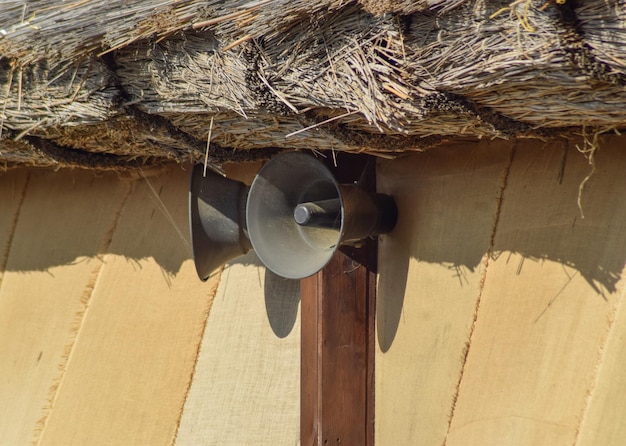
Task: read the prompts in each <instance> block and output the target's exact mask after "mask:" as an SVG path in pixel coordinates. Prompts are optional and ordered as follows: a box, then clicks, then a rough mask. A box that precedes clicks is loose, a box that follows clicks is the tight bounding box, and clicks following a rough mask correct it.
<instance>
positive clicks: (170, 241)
mask: <svg viewBox="0 0 626 446" xmlns="http://www.w3.org/2000/svg"><path fill="white" fill-rule="evenodd" d="M249 164H250V165H247V164H246V165H236V166H234V167H232V166H231V167H230V168H229V169H228V170H229V172H230V171H231V170H232V172H230V173H232V175H233V176H234V177H236V178H237V179H239V180H243V181H249V179H250V176H251V172H252V173H254V172H255V171H256V170H257V169H258V168H259V164H258V163H249ZM225 167H226V166H225ZM190 174H191V169H190V166H188V165H183V166H170V167H164V168H159V169H156V170H152V171H150V170H146V171H139V172H136V173H133V176H132V177H129V176H122V175H118V174H114V173H107V174H94V173H93V172H88V171H82V170H60V171H56V172H54V171H51V170H43V169H42V170H39V169H30V170H27V169H22V170H13V171H9V172H5V173H0V200H2V203H1V206H2V212H3V213H4V215H3V217H4V218H0V262H2V261H3V258H4V259H5V260H4V262H5V265H2V264H0V271H1V270H3V269H6V270H8V271H22V272H27V271H48V272H50V273H51V274H53V271H52V268H54V267H56V266H62V265H69V264H72V263H75V262H81V261H85V260H86V259H88V258H92V257H95V256H102V255H104V254H116V255H121V256H125V257H126V258H127V259H128V260H129V262H133V263H134V264H136V265H137V268H141V260H142V259H148V258H152V259H154V261H155V262H156V263H157V264H158V265H160V266H161V268H162V269H163V271H164V273H165V274H167V275H175V274H177V273H178V271H179V270H180V268H181V266H182V264H183V262H185V261H187V260H190V259H191V247H190V240H189V239H190V237H189V223H188V200H189V198H188V191H189V175H190ZM9 244H10V245H11V246H9Z"/></svg>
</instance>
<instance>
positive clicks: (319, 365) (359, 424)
mask: <svg viewBox="0 0 626 446" xmlns="http://www.w3.org/2000/svg"><path fill="white" fill-rule="evenodd" d="M352 165H353V164H352ZM372 170H373V169H372ZM376 257H377V242H376V241H375V240H368V241H367V242H366V243H364V245H363V246H362V247H359V248H354V247H342V248H341V249H340V250H338V251H337V252H336V253H335V255H334V257H333V259H332V260H331V261H330V263H329V264H328V265H327V266H326V267H325V268H324V269H323V270H322V271H320V272H319V273H317V274H316V275H314V276H311V277H308V278H306V279H303V280H302V281H301V299H302V301H301V302H302V356H301V358H302V369H301V370H302V371H301V376H302V377H301V418H300V423H301V428H300V429H301V444H302V445H303V446H313V445H315V446H317V445H320V446H324V445H358V446H360V445H369V446H371V445H373V444H374V311H375V295H376Z"/></svg>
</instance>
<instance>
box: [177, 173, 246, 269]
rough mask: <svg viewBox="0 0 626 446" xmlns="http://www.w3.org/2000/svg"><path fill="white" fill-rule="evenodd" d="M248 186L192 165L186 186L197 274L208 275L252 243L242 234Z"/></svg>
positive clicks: (244, 226)
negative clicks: (187, 185) (189, 182)
mask: <svg viewBox="0 0 626 446" xmlns="http://www.w3.org/2000/svg"><path fill="white" fill-rule="evenodd" d="M249 189H250V188H249V187H247V186H246V185H245V184H243V183H240V182H239V181H235V180H230V179H227V178H224V177H222V176H220V175H218V174H216V173H214V172H212V171H207V172H206V175H205V173H204V168H203V166H202V165H201V164H197V165H195V166H194V167H193V171H192V173H191V184H190V187H189V226H190V230H191V231H190V232H191V246H192V250H193V261H194V263H195V265H196V271H197V272H198V277H200V279H202V280H207V279H208V278H209V275H210V274H211V273H212V272H213V271H214V270H216V269H217V268H219V267H220V266H222V265H223V264H225V263H226V262H228V261H229V260H232V259H234V258H236V257H239V256H241V255H243V254H245V253H247V252H248V251H249V250H250V249H252V246H251V245H250V241H249V240H248V236H247V234H246V220H245V216H246V201H247V196H248V191H249Z"/></svg>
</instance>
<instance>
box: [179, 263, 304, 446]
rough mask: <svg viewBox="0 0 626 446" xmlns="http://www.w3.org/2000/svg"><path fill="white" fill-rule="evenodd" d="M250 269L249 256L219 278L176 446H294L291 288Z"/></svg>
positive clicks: (295, 284) (295, 312) (296, 354)
mask: <svg viewBox="0 0 626 446" xmlns="http://www.w3.org/2000/svg"><path fill="white" fill-rule="evenodd" d="M257 262H258V261H257V260H256V257H255V256H254V255H253V254H250V255H248V256H246V257H244V258H242V259H241V260H240V261H237V262H235V263H233V264H231V265H230V266H228V267H227V268H226V269H225V270H224V272H223V274H222V280H221V282H220V285H219V290H218V294H217V296H216V298H215V302H214V304H213V307H212V309H211V314H210V316H209V320H208V324H207V328H206V331H205V334H204V339H203V341H202V348H201V352H200V357H199V359H198V364H197V368H196V373H195V377H194V381H193V384H192V386H191V390H190V393H189V397H188V399H187V402H186V404H185V409H184V412H183V417H182V421H181V425H180V429H179V432H178V438H177V442H176V445H177V446H197V445H219V446H241V445H255V446H263V445H267V446H274V445H281V446H283V445H284V446H292V445H293V446H295V445H297V444H298V442H299V437H300V432H299V430H300V423H299V418H300V318H299V281H292V280H286V279H282V278H279V277H277V276H275V275H274V274H271V273H270V272H267V271H265V269H264V268H263V267H261V266H259V264H258V263H257Z"/></svg>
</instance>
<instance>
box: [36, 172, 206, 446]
mask: <svg viewBox="0 0 626 446" xmlns="http://www.w3.org/2000/svg"><path fill="white" fill-rule="evenodd" d="M187 187H188V172H182V171H181V170H179V169H177V170H175V171H174V172H170V173H169V174H167V175H165V176H162V177H157V178H152V179H150V180H149V183H148V182H146V181H145V180H142V179H140V180H138V181H137V183H136V184H135V188H134V190H133V193H132V194H131V196H130V197H129V199H128V201H127V203H126V206H125V208H124V211H123V212H122V214H121V217H120V221H119V224H118V226H117V229H116V231H115V234H114V236H113V240H112V242H111V246H110V249H109V252H110V253H111V254H107V255H106V256H104V266H103V268H102V271H101V273H100V276H99V278H98V281H97V283H96V284H95V289H94V293H93V296H92V298H91V301H90V304H89V307H88V309H87V312H86V315H85V318H84V321H83V324H82V328H81V331H80V334H79V336H78V338H77V340H76V345H75V347H74V349H73V352H72V355H71V358H70V362H69V365H68V367H67V371H66V373H65V376H64V379H63V382H62V383H61V386H60V389H59V392H58V395H57V398H56V400H55V401H54V407H53V410H52V412H51V414H50V416H49V418H48V420H47V424H46V426H45V429H44V431H43V433H42V438H41V442H40V444H41V445H66V446H69V445H91V446H95V445H150V446H157V445H171V444H172V442H173V439H174V436H175V432H176V428H177V424H178V421H179V419H180V413H181V411H182V407H183V403H184V400H185V395H186V393H187V390H188V386H189V384H190V381H191V379H192V375H193V369H194V363H195V360H196V357H197V351H198V348H199V343H200V340H201V337H202V332H203V330H204V326H205V321H206V318H207V314H208V311H209V308H210V304H211V302H212V297H213V293H214V291H215V289H216V286H217V281H218V278H214V279H213V280H209V282H207V283H203V282H201V281H200V280H199V279H198V278H197V276H196V273H195V269H194V266H193V262H192V261H191V259H190V258H189V256H190V250H189V246H188V241H187V240H186V238H188V236H187Z"/></svg>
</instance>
